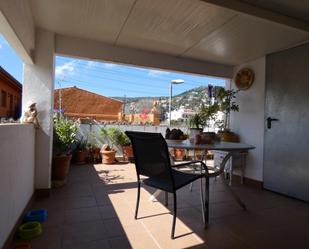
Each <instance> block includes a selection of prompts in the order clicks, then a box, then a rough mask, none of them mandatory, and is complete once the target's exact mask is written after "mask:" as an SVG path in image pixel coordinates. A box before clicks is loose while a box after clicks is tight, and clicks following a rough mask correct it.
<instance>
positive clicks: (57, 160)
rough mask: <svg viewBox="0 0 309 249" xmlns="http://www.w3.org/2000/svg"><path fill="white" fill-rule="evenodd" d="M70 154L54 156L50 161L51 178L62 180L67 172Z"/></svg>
mask: <svg viewBox="0 0 309 249" xmlns="http://www.w3.org/2000/svg"><path fill="white" fill-rule="evenodd" d="M71 158H72V155H71V154H67V155H61V156H54V157H53V163H52V179H53V180H57V181H64V180H65V179H66V177H67V175H68V174H69V169H70V163H71Z"/></svg>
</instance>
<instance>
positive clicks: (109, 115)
mask: <svg viewBox="0 0 309 249" xmlns="http://www.w3.org/2000/svg"><path fill="white" fill-rule="evenodd" d="M60 92H61V94H60ZM59 94H60V96H59ZM59 97H61V110H62V111H63V112H64V114H65V116H67V117H70V118H81V119H83V118H91V119H95V120H101V121H103V120H106V121H114V120H115V121H116V120H118V113H120V112H122V105H123V103H122V101H120V100H116V99H112V98H108V97H105V96H102V95H99V94H96V93H92V92H89V91H86V90H83V89H80V88H77V87H75V86H74V87H68V88H62V89H57V90H55V94H54V108H55V109H56V110H59V109H60V105H59V101H60V98H59Z"/></svg>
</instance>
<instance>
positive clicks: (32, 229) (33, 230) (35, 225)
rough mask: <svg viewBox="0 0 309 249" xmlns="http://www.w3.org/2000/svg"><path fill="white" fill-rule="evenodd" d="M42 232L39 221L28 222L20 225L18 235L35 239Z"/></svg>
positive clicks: (22, 237)
mask: <svg viewBox="0 0 309 249" xmlns="http://www.w3.org/2000/svg"><path fill="white" fill-rule="evenodd" d="M41 233H42V227H41V223H40V222H37V221H31V222H26V223H24V224H22V225H20V226H19V228H18V236H19V237H20V238H21V239H22V240H30V239H33V238H35V237H37V236H39V235H41Z"/></svg>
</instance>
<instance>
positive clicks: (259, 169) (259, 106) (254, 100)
mask: <svg viewBox="0 0 309 249" xmlns="http://www.w3.org/2000/svg"><path fill="white" fill-rule="evenodd" d="M244 67H248V68H250V69H252V70H253V72H254V74H255V80H254V82H253V85H252V86H251V87H250V88H249V89H248V90H246V91H240V92H239V93H238V96H237V103H238V104H239V109H240V111H239V112H235V113H232V115H231V129H232V131H234V132H236V133H237V134H238V135H239V136H240V141H241V142H243V143H248V144H252V145H254V146H255V147H256V148H255V149H254V150H252V151H250V153H249V155H248V158H247V167H246V171H245V176H246V177H248V178H251V179H255V180H258V181H263V146H264V126H265V121H264V119H265V118H264V105H265V69H266V59H265V57H262V58H260V59H257V60H254V61H251V62H249V63H246V64H243V65H239V66H237V67H235V69H234V75H235V74H236V73H237V71H238V70H239V69H241V68H244ZM232 88H233V89H237V87H236V86H235V84H234V82H232Z"/></svg>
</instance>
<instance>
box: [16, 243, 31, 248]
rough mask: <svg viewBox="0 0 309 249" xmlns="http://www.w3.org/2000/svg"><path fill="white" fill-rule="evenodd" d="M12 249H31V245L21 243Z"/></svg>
mask: <svg viewBox="0 0 309 249" xmlns="http://www.w3.org/2000/svg"><path fill="white" fill-rule="evenodd" d="M11 249H31V245H30V244H29V243H20V244H17V245H14V246H13V247H11Z"/></svg>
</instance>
